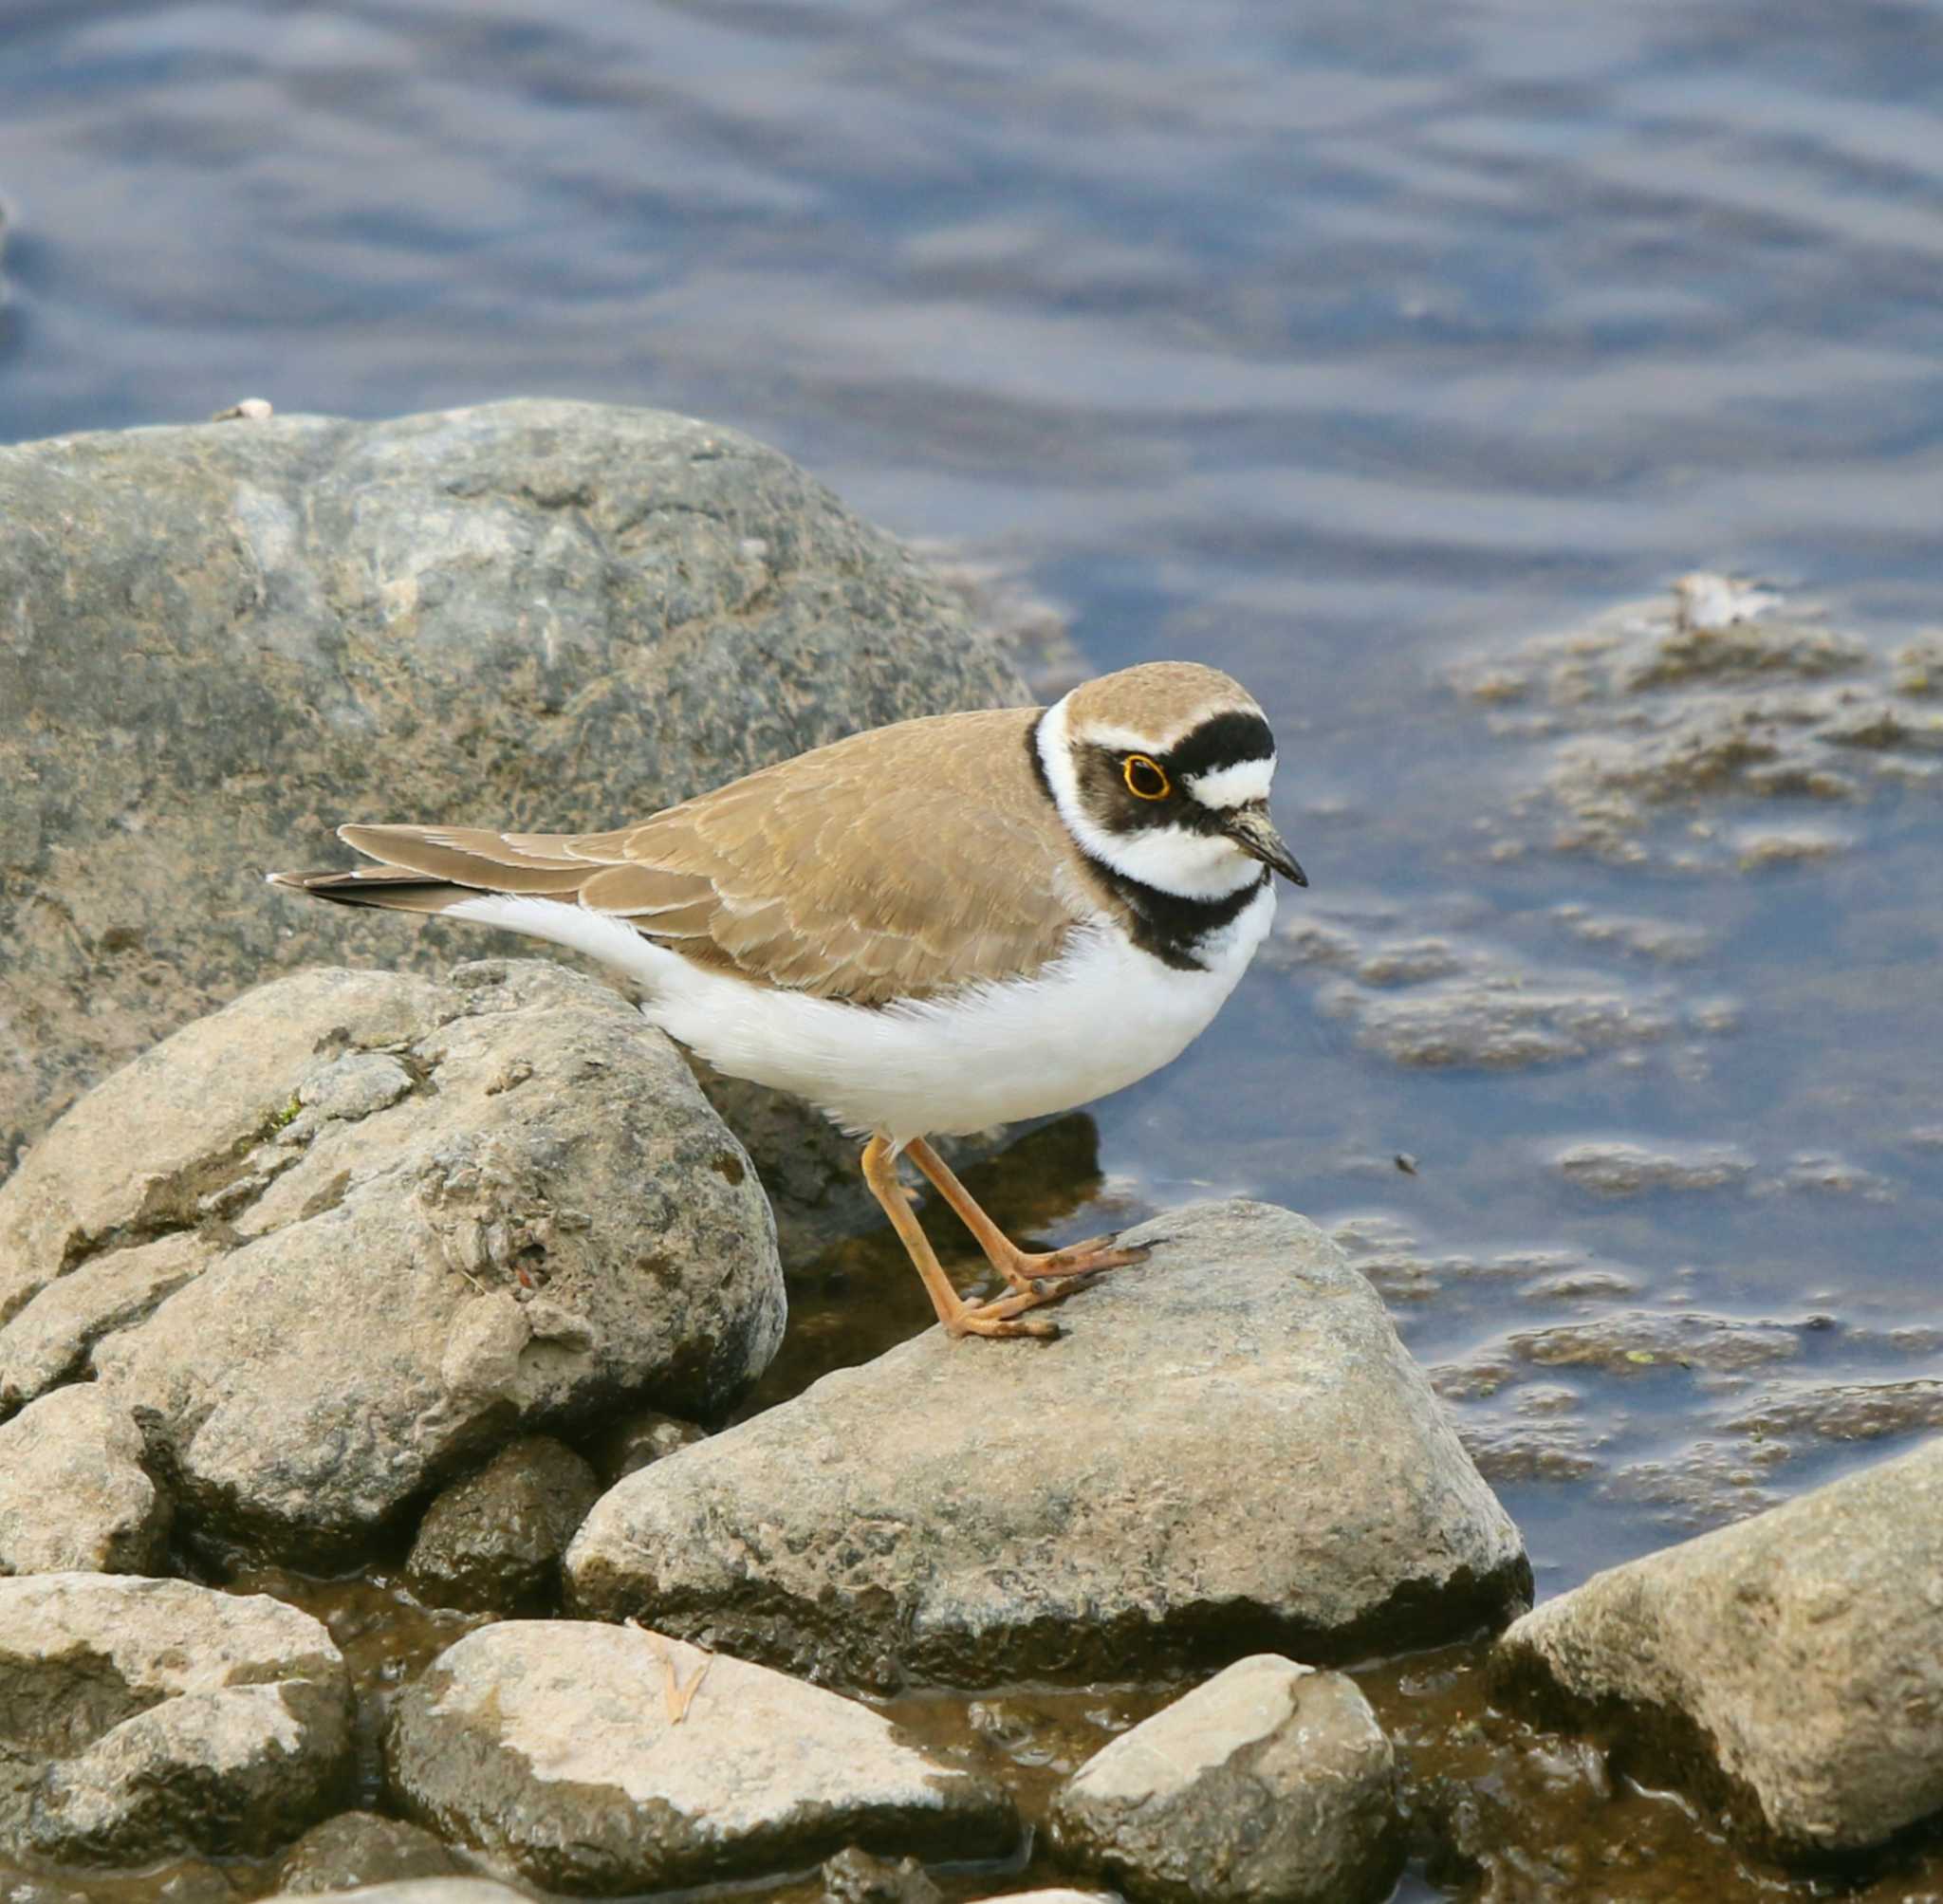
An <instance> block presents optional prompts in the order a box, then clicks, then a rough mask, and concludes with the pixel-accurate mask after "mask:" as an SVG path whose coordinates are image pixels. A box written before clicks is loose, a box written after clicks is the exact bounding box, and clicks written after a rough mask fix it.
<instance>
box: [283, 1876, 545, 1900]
mask: <svg viewBox="0 0 1943 1904" xmlns="http://www.w3.org/2000/svg"><path fill="white" fill-rule="evenodd" d="M315 1895H317V1894H316V1893H315V1892H311V1891H279V1892H278V1893H277V1895H276V1896H275V1897H272V1898H269V1899H268V1900H267V1904H281V1900H283V1899H284V1898H287V1897H313V1896H315ZM330 1895H332V1896H336V1897H355V1898H356V1899H357V1900H358V1904H531V1898H530V1896H529V1895H528V1894H527V1892H524V1891H515V1890H514V1889H513V1888H512V1886H511V1885H509V1884H495V1883H494V1882H493V1881H492V1880H491V1879H490V1877H401V1878H398V1879H395V1880H393V1881H391V1882H389V1883H384V1884H364V1885H360V1886H359V1887H358V1889H357V1890H355V1891H336V1892H332V1893H331V1894H330Z"/></svg>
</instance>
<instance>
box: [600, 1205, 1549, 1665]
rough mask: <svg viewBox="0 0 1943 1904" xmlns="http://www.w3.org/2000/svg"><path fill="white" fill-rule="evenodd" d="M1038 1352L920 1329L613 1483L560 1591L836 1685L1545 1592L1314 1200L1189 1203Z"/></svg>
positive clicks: (1212, 1639) (1379, 1624)
mask: <svg viewBox="0 0 1943 1904" xmlns="http://www.w3.org/2000/svg"><path fill="white" fill-rule="evenodd" d="M1129 1237H1130V1239H1131V1240H1134V1241H1147V1242H1151V1243H1152V1245H1153V1246H1154V1253H1153V1256H1152V1258H1151V1259H1150V1260H1149V1261H1148V1262H1147V1263H1145V1264H1144V1265H1142V1266H1139V1267H1138V1268H1134V1269H1127V1270H1121V1271H1119V1272H1117V1273H1113V1274H1109V1275H1108V1276H1106V1277H1105V1278H1103V1279H1102V1280H1101V1282H1100V1283H1099V1285H1097V1286H1095V1287H1093V1288H1090V1289H1086V1290H1084V1291H1083V1292H1081V1293H1079V1294H1077V1295H1076V1296H1074V1297H1073V1298H1072V1299H1071V1300H1070V1302H1069V1303H1068V1304H1067V1306H1066V1307H1065V1308H1064V1309H1063V1310H1062V1311H1061V1317H1062V1321H1063V1322H1064V1324H1065V1326H1066V1334H1065V1336H1064V1339H1063V1340H1059V1341H1056V1342H1051V1343H1040V1342H1027V1341H1014V1342H998V1343H994V1342H989V1341H980V1340H964V1341H952V1340H948V1339H947V1338H946V1337H945V1335H944V1334H943V1332H942V1331H941V1330H933V1331H931V1332H929V1333H927V1334H926V1335H923V1336H921V1337H918V1338H917V1339H916V1340H913V1341H910V1342H907V1343H905V1344H904V1345H903V1346H902V1347H900V1348H897V1349H895V1350H893V1351H892V1352H891V1353H890V1354H889V1355H886V1356H883V1357H880V1358H879V1359H878V1360H876V1361H874V1362H871V1363H869V1364H867V1365H866V1366H864V1367H860V1368H853V1369H846V1370H842V1371H841V1372H839V1373H838V1374H835V1375H831V1376H827V1377H824V1378H823V1380H822V1381H820V1382H818V1383H817V1384H816V1385H815V1386H814V1387H813V1388H811V1389H809V1390H808V1391H807V1392H806V1393H805V1394H804V1395H802V1396H798V1397H797V1398H796V1399H795V1400H793V1401H790V1402H786V1403H785V1404H784V1405H782V1406H781V1407H778V1408H773V1409H770V1410H768V1411H767V1412H766V1413H764V1414H760V1415H757V1416H755V1417H754V1418H752V1419H751V1420H749V1421H747V1422H744V1423H742V1424H741V1425H739V1426H738V1427H735V1428H732V1429H730V1430H728V1431H727V1432H726V1433H721V1434H718V1435H715V1436H714V1437H712V1439H710V1440H708V1441H705V1442H702V1443H700V1444H698V1445H697V1446H695V1447H693V1448H686V1449H683V1450H681V1451H679V1452H677V1453H675V1454H673V1455H670V1456H669V1457H668V1458H667V1459H666V1460H664V1461H657V1463H655V1465H654V1466H653V1467H651V1468H646V1469H643V1470H641V1471H640V1472H638V1473H637V1474H633V1475H630V1476H628V1477H627V1478H626V1479H625V1480H623V1481H621V1482H620V1484H619V1485H618V1486H617V1487H615V1488H612V1489H611V1490H610V1491H609V1492H608V1493H607V1494H606V1495H604V1496H603V1497H602V1498H601V1502H600V1504H599V1505H598V1506H597V1507H595V1508H594V1511H593V1512H592V1514H590V1515H589V1516H588V1518H587V1521H586V1523H585V1525H583V1527H582V1529H581V1531H580V1533H579V1535H578V1536H577V1537H576V1538H575V1540H574V1544H573V1545H572V1546H571V1547H570V1548H569V1549H568V1551H567V1560H566V1571H567V1587H568V1598H569V1601H570V1603H571V1604H572V1605H573V1606H574V1607H575V1608H576V1609H577V1610H579V1611H582V1612H585V1613H591V1614H596V1615H599V1616H601V1617H605V1618H609V1619H620V1618H626V1617H636V1616H638V1617H641V1618H643V1619H645V1620H648V1621H649V1622H650V1623H652V1624H654V1625H657V1626H658V1627H662V1628H664V1629H667V1630H671V1631H674V1632H676V1633H681V1634H684V1635H704V1634H710V1633H712V1634H713V1635H714V1636H715V1638H716V1640H717V1642H718V1643H720V1644H722V1645H724V1646H726V1647H728V1648H730V1649H731V1650H732V1651H734V1652H735V1653H737V1654H741V1655H743V1656H745V1657H750V1658H762V1659H766V1660H768V1661H770V1662H771V1663H774V1664H779V1665H783V1666H786V1667H787V1668H789V1669H790V1670H793V1671H798V1672H804V1673H812V1674H815V1675H818V1676H821V1677H824V1678H828V1679H831V1680H834V1681H837V1682H839V1683H847V1684H852V1685H865V1686H874V1687H890V1686H895V1685H897V1683H898V1682H900V1681H901V1680H902V1679H904V1678H905V1677H906V1676H910V1677H914V1678H918V1679H926V1680H932V1681H939V1682H944V1683H948V1684H956V1685H974V1686H985V1685H990V1684H991V1683H992V1682H994V1681H995V1680H1002V1679H1006V1678H1009V1677H1013V1676H1027V1675H1041V1674H1055V1675H1071V1676H1096V1675H1104V1676H1124V1675H1125V1674H1126V1673H1128V1672H1129V1671H1130V1669H1131V1667H1132V1665H1133V1663H1134V1662H1136V1661H1138V1663H1139V1664H1140V1666H1141V1668H1142V1670H1143V1671H1151V1670H1153V1669H1154V1668H1155V1666H1156V1665H1157V1664H1159V1663H1163V1662H1165V1661H1166V1660H1168V1659H1170V1658H1173V1657H1177V1656H1181V1655H1194V1656H1206V1655H1209V1654H1213V1655H1216V1656H1218V1655H1219V1654H1223V1653H1227V1654H1230V1656H1232V1655H1233V1654H1235V1653H1239V1652H1243V1651H1246V1650H1248V1649H1249V1647H1251V1646H1255V1645H1259V1644H1261V1643H1262V1642H1263V1641H1264V1640H1265V1639H1268V1638H1270V1637H1274V1638H1276V1639H1277V1640H1278V1641H1280V1642H1281V1643H1283V1644H1286V1645H1287V1646H1289V1647H1290V1648H1291V1649H1294V1650H1301V1649H1322V1650H1323V1651H1325V1652H1335V1653H1337V1654H1342V1653H1346V1652H1350V1651H1354V1650H1357V1649H1362V1648H1367V1647H1370V1646H1373V1645H1378V1644H1401V1643H1420V1642H1428V1641H1432V1640H1436V1639H1443V1638H1450V1637H1453V1636H1456V1635H1459V1634H1462V1633H1465V1632H1467V1631H1470V1630H1471V1629H1472V1628H1474V1627H1476V1626H1478V1625H1479V1624H1482V1623H1485V1622H1497V1621H1502V1620H1503V1619H1504V1618H1506V1617H1508V1616H1509V1615H1510V1614H1511V1613H1512V1612H1515V1611H1518V1610H1521V1609H1522V1608H1523V1606H1524V1605H1525V1604H1526V1603H1527V1601H1528V1597H1529V1590H1530V1573H1529V1569H1528V1567H1527V1562H1526V1560H1525V1556H1524V1552H1523V1549H1522V1547H1521V1546H1520V1544H1519V1539H1518V1534H1517V1530H1516V1529H1515V1528H1514V1527H1513V1526H1512V1525H1511V1523H1510V1521H1509V1520H1508V1517H1507V1516H1506V1514H1505V1512H1504V1509H1503V1508H1502V1507H1500V1506H1499V1505H1498V1503H1497V1501H1496V1499H1495V1498H1494V1497H1493V1496H1492V1494H1491V1491H1490V1488H1489V1487H1487V1486H1486V1484H1485V1483H1484V1481H1483V1480H1482V1479H1481V1478H1480V1476H1479V1475H1478V1472H1477V1470H1476V1469H1475V1468H1473V1467H1472V1466H1471V1459H1470V1457H1469V1456H1468V1455H1467V1454H1466V1453H1465V1451H1464V1450H1463V1448H1462V1447H1461V1446H1460V1445H1459V1443H1458V1440H1457V1437H1456V1434H1455V1433H1454V1432H1453V1429H1452V1426H1451V1423H1450V1422H1449V1420H1448V1419H1447V1418H1446V1416H1445V1414H1444V1411H1443V1408H1442V1406H1441V1404H1440V1403H1439V1402H1438V1400H1437V1398H1436V1396H1434V1394H1433V1393H1432V1391H1431V1388H1430V1385H1429V1383H1428V1382H1427V1380H1426V1379H1425V1377H1424V1375H1423V1373H1422V1371H1421V1370H1420V1369H1419V1368H1418V1367H1417V1366H1416V1363H1415V1362H1413V1361H1412V1360H1411V1359H1410V1357H1409V1356H1408V1354H1406V1353H1405V1351H1404V1349H1403V1348H1402V1346H1401V1344H1400V1343H1399V1342H1398V1341H1397V1335H1396V1331H1395V1330H1394V1329H1393V1328H1392V1326H1391V1324H1390V1321H1389V1318H1388V1316H1387V1315H1386V1314H1385V1313H1384V1309H1383V1305H1382V1303H1381V1302H1380V1301H1379V1298H1378V1297H1377V1295H1376V1293H1375V1291H1374V1290H1372V1289H1371V1287H1370V1285H1368V1283H1366V1282H1365V1281H1364V1280H1363V1278H1362V1277H1360V1275H1358V1274H1357V1273H1356V1271H1355V1270H1354V1269H1352V1268H1351V1267H1350V1266H1349V1265H1348V1263H1347V1261H1346V1259H1345V1258H1344V1257H1343V1255H1342V1251H1341V1250H1340V1249H1339V1248H1337V1247H1336V1245H1335V1244H1334V1243H1332V1242H1331V1241H1330V1240H1329V1239H1328V1238H1327V1237H1326V1236H1324V1235H1323V1232H1322V1231H1321V1230H1319V1229H1316V1228H1315V1226H1314V1225H1313V1224H1311V1223H1309V1222H1307V1221H1306V1220H1305V1219H1304V1218H1302V1217H1300V1216H1295V1215H1291V1214H1290V1213H1289V1212H1288V1211H1283V1210H1276V1209H1273V1208H1270V1207H1268V1206H1267V1205H1264V1204H1251V1203H1227V1204H1202V1205H1197V1206H1195V1207H1194V1208H1193V1209H1189V1210H1181V1211H1172V1212H1170V1213H1169V1214H1167V1215H1165V1216H1163V1217H1160V1218H1158V1219H1157V1220H1156V1221H1155V1222H1153V1223H1151V1224H1149V1225H1147V1226H1145V1227H1144V1228H1142V1229H1136V1230H1133V1231H1130V1232H1129Z"/></svg>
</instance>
